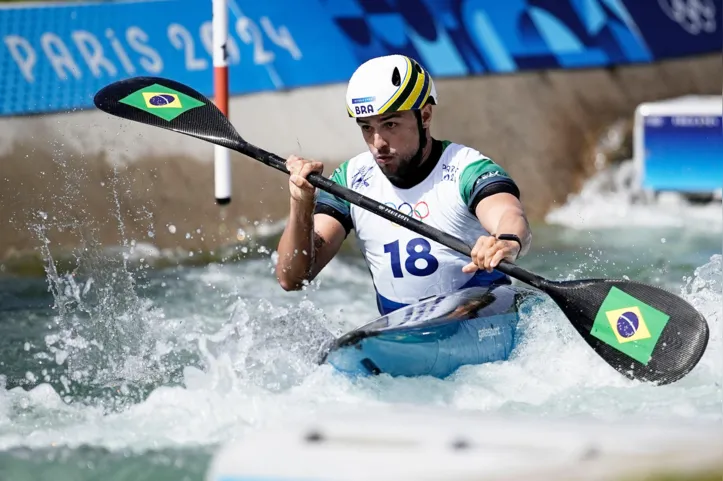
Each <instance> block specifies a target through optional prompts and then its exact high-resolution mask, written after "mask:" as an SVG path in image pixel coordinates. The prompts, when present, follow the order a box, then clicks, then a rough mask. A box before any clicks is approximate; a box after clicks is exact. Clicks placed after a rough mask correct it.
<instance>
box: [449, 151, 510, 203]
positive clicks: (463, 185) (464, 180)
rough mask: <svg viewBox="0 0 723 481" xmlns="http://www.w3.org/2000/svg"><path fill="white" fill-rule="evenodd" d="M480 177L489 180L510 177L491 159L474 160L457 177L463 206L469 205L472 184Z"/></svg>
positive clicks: (472, 188)
mask: <svg viewBox="0 0 723 481" xmlns="http://www.w3.org/2000/svg"><path fill="white" fill-rule="evenodd" d="M480 176H486V177H488V178H490V179H492V178H493V177H497V176H501V177H506V178H509V177H510V176H509V174H508V173H507V172H506V171H505V169H503V168H502V167H500V166H499V165H497V164H495V163H494V162H493V161H492V159H480V160H475V161H474V162H472V163H470V164H469V165H468V166H467V167H465V168H464V170H462V173H461V174H460V176H459V194H460V195H461V196H462V200H463V201H464V203H465V204H468V205H469V201H470V197H471V196H472V192H473V191H474V184H475V182H476V181H477V179H479V178H480Z"/></svg>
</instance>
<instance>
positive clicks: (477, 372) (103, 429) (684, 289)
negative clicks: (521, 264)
mask: <svg viewBox="0 0 723 481" xmlns="http://www.w3.org/2000/svg"><path fill="white" fill-rule="evenodd" d="M624 168H625V167H623V169H624ZM606 175H608V176H610V175H614V174H612V173H608V174H606ZM596 182H602V181H599V180H593V181H592V182H591V184H590V186H588V187H587V188H586V190H584V191H583V194H581V195H580V196H578V197H575V198H573V199H571V202H570V203H569V204H568V205H567V206H565V207H564V208H562V209H560V210H558V211H555V212H553V213H552V214H551V215H550V217H549V221H550V222H551V223H562V224H564V225H565V226H568V227H587V228H590V227H591V226H603V227H606V226H607V227H609V226H613V225H617V226H620V225H630V223H633V222H637V221H638V220H639V221H644V222H648V223H649V225H652V226H657V227H661V226H662V227H670V226H673V227H680V226H681V222H684V223H685V225H686V228H688V227H689V224H690V225H698V224H701V225H705V227H706V228H708V229H710V228H711V226H713V228H718V229H720V220H721V210H720V205H718V206H715V205H714V206H713V207H710V209H711V211H713V210H716V209H717V210H716V213H715V214H716V215H711V216H710V218H708V216H709V213H708V211H707V210H706V209H708V207H705V208H700V209H699V208H698V207H696V206H688V205H682V204H681V205H680V206H679V207H680V209H682V210H680V211H678V212H677V213H675V215H672V214H671V211H670V209H669V207H665V206H661V205H659V204H653V205H650V204H647V205H636V204H635V202H634V201H633V200H632V199H631V197H630V195H629V193H625V192H626V191H624V190H617V191H616V190H615V189H609V188H608V190H605V189H604V188H601V187H597V188H595V187H594V186H595V183H596ZM596 189H597V190H596ZM74 195H77V194H76V193H73V192H69V193H68V197H69V200H68V202H67V204H68V205H73V202H72V197H73V196H74ZM611 204H612V205H618V206H623V208H624V215H622V216H618V215H617V214H614V213H610V214H609V215H608V214H606V212H608V211H607V210H606V209H608V208H609V206H610V205H611ZM681 212H682V213H683V214H685V215H683V216H682V217H683V218H685V219H687V220H685V219H684V220H681V219H680V217H681V216H680V215H679V214H680V213H681ZM593 214H594V215H593ZM695 216H699V217H698V220H694V221H693V222H690V219H694V218H695ZM81 220H82V219H81ZM61 221H63V219H59V220H58V222H61ZM119 222H120V220H119ZM48 227H49V224H47V223H44V222H42V221H39V224H38V226H37V229H36V233H37V235H38V236H39V240H40V241H42V240H43V238H44V237H43V233H44V229H46V228H48ZM121 227H122V226H121ZM70 228H74V227H73V226H72V225H70ZM75 228H78V226H77V225H76V226H75ZM86 241H87V245H88V248H87V249H85V250H84V252H83V253H82V254H80V259H81V260H82V262H80V264H82V265H83V266H84V271H83V275H80V274H78V275H75V274H73V275H66V276H61V275H58V273H57V271H55V270H54V268H53V266H54V264H53V259H52V257H50V254H49V252H48V251H47V249H46V250H45V251H44V255H45V257H46V260H47V262H48V270H47V276H48V285H49V290H50V291H51V293H52V294H53V297H54V300H55V307H56V312H55V316H54V322H53V323H52V326H51V329H50V331H49V332H48V334H47V336H46V337H45V340H44V342H45V345H44V346H40V347H39V350H38V351H37V352H35V351H33V352H34V354H32V355H33V356H34V357H35V359H36V360H37V361H38V363H39V367H38V369H36V370H33V371H29V372H28V373H27V374H26V377H27V379H28V380H29V381H30V384H31V387H30V388H23V387H22V386H17V383H14V385H15V386H16V387H12V388H8V386H9V385H11V384H13V383H8V382H6V380H5V379H3V378H2V377H0V450H8V449H11V448H16V447H21V446H25V447H30V448H38V449H40V448H48V447H51V446H67V447H79V446H83V445H86V446H93V447H100V448H107V449H110V450H132V451H136V452H146V451H149V450H157V449H163V448H174V447H189V446H191V447H192V446H199V445H209V444H215V443H219V442H223V441H227V440H231V439H234V438H235V437H237V436H242V435H243V434H244V433H245V432H247V431H248V430H249V429H257V428H259V427H261V426H269V425H274V424H276V425H282V424H283V423H284V422H286V421H288V420H294V419H304V418H307V417H308V416H310V415H313V414H314V413H317V412H321V411H324V410H325V409H327V408H328V407H330V406H335V407H338V406H352V405H354V406H363V407H364V408H365V409H368V410H369V411H372V410H374V409H376V408H381V407H384V406H389V405H392V404H393V405H399V404H405V403H406V404H415V405H423V406H441V407H444V408H446V409H454V410H476V411H486V412H499V413H511V414H514V415H519V416H526V415H534V416H543V417H565V418H569V417H577V416H579V417H593V418H597V419H635V420H640V419H666V420H671V419H673V420H676V421H679V422H685V421H686V420H693V419H694V420H697V421H700V420H710V421H713V422H717V423H720V422H721V420H723V412H721V405H722V404H723V394H722V392H721V385H720V379H721V375H722V374H723V352H722V351H723V348H722V343H723V339H722V336H721V328H722V327H723V324H722V319H723V313H722V310H723V306H722V303H723V296H722V295H721V289H722V287H723V281H722V277H723V266H722V257H721V255H720V254H715V255H713V256H712V257H710V258H709V259H708V261H707V262H705V263H704V264H703V265H700V266H699V267H698V268H697V269H695V271H694V272H689V273H688V277H686V278H685V279H683V280H682V281H678V282H673V283H672V284H671V283H670V281H669V280H668V284H667V285H666V287H668V288H670V289H672V290H675V291H678V292H679V293H680V294H681V296H682V297H683V298H685V299H686V300H688V301H689V302H691V303H692V304H693V305H694V306H695V307H696V308H698V309H699V310H700V311H701V312H702V313H703V315H704V316H705V317H706V318H707V320H708V322H709V324H710V327H711V338H710V341H709V346H708V349H707V351H706V353H705V355H704V357H703V359H702V360H701V361H700V363H699V364H698V366H697V367H696V368H695V370H693V372H691V373H690V374H689V375H688V376H687V377H685V378H684V379H683V380H681V381H678V382H677V383H674V384H672V385H669V386H663V387H653V386H649V385H644V384H640V383H636V382H631V381H628V380H627V379H625V378H623V377H622V376H620V375H619V374H618V373H616V372H615V371H614V370H612V369H611V368H610V367H609V366H607V365H606V364H605V363H604V362H603V361H602V360H601V359H600V358H598V357H597V356H596V355H595V354H594V353H593V352H592V351H591V349H590V348H589V347H588V346H587V344H585V342H584V341H582V339H581V338H580V337H579V335H578V334H577V333H576V332H575V331H574V329H573V328H572V326H571V325H570V323H569V322H568V321H567V320H566V319H565V317H564V316H563V315H562V313H561V312H560V310H559V309H558V308H557V306H556V305H555V304H554V303H552V302H551V301H547V302H544V303H542V304H536V305H534V306H530V307H529V312H527V315H526V316H524V318H523V321H522V323H521V326H520V333H519V336H520V339H519V343H518V345H517V347H516V349H515V351H514V352H513V355H512V357H511V359H510V360H509V361H508V362H504V363H494V364H489V365H484V366H466V367H463V368H461V369H460V370H459V371H458V372H456V373H455V374H454V375H453V376H451V377H450V378H448V379H444V380H439V379H433V378H414V379H404V378H391V377H389V376H386V375H381V376H376V377H370V378H360V379H351V378H348V377H345V376H344V375H341V374H339V373H337V372H335V371H334V370H333V368H331V367H330V366H328V365H324V366H318V365H317V364H316V356H317V355H318V352H319V350H320V348H321V347H322V345H323V344H324V342H326V341H327V340H328V339H329V338H330V337H331V336H333V335H339V334H341V333H343V332H345V331H347V330H349V329H351V328H353V327H356V326H358V325H361V324H363V323H365V322H368V321H371V320H372V319H373V318H375V317H376V316H377V315H378V313H377V310H376V305H375V302H374V291H373V285H372V283H371V280H370V279H369V275H368V271H367V270H366V268H365V267H364V266H363V265H361V264H359V263H358V262H357V261H356V260H353V259H352V260H341V259H335V260H333V261H332V262H331V263H330V264H329V266H328V267H327V268H326V269H325V270H324V271H323V272H322V273H321V275H320V276H319V278H318V279H317V280H315V281H314V282H313V283H311V285H309V286H308V287H307V288H306V289H304V290H303V291H301V292H292V293H286V292H283V291H282V290H281V289H280V287H279V286H278V285H277V283H276V281H275V279H274V277H273V275H272V273H273V267H274V261H275V255H274V254H273V253H272V254H271V255H269V256H266V257H262V258H261V259H256V260H252V261H244V262H240V263H236V264H225V265H220V264H211V265H209V266H207V267H203V268H178V269H172V270H169V271H166V272H162V273H157V274H155V275H154V274H152V273H149V272H147V271H143V270H140V271H138V272H135V273H133V274H132V273H131V269H130V267H129V264H128V262H127V261H128V259H129V257H128V255H127V248H128V247H129V246H131V247H132V243H131V242H129V243H126V244H124V246H123V248H124V249H121V250H119V251H117V252H116V253H115V254H116V255H115V256H114V255H109V254H108V251H107V250H101V249H100V246H98V245H96V244H95V243H94V242H93V238H92V232H91V234H89V236H88V237H86ZM648 241H649V240H648ZM620 242H628V243H629V239H628V240H625V238H624V237H621V240H620ZM146 254H149V255H154V253H153V252H149V253H146ZM156 254H157V253H156ZM144 255H145V254H144ZM591 256H592V254H591ZM546 262H548V263H549V259H548V260H547V261H546ZM614 264H615V263H613V265H614ZM565 269H566V273H567V274H566V277H567V278H573V277H574V276H577V277H583V276H584V272H582V271H580V270H579V269H581V266H567V267H565ZM570 272H573V273H574V275H571V274H570ZM26 351H27V349H26ZM29 355H30V354H29ZM40 363H42V365H41V364H40Z"/></svg>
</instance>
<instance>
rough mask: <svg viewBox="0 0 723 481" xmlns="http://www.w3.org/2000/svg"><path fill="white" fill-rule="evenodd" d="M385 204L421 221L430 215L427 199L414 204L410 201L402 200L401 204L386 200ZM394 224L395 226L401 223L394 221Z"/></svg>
mask: <svg viewBox="0 0 723 481" xmlns="http://www.w3.org/2000/svg"><path fill="white" fill-rule="evenodd" d="M384 205H387V206H389V207H391V208H392V209H396V210H398V211H399V212H401V213H402V214H404V215H408V216H410V217H414V218H415V219H417V220H419V221H423V220H424V219H426V218H427V217H429V205H428V204H427V203H426V202H425V201H420V202H417V203H416V204H414V205H412V204H410V203H409V202H402V203H401V204H399V205H396V204H395V203H394V202H385V203H384ZM392 224H393V225H394V227H399V224H396V223H394V222H392Z"/></svg>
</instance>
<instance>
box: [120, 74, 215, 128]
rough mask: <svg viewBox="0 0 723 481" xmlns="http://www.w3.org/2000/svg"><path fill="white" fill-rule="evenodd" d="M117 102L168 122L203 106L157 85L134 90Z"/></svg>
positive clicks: (182, 94)
mask: <svg viewBox="0 0 723 481" xmlns="http://www.w3.org/2000/svg"><path fill="white" fill-rule="evenodd" d="M119 102H122V103H124V104H127V105H130V106H132V107H136V108H137V109H141V110H144V111H146V112H148V113H149V114H153V115H155V116H157V117H160V118H162V119H163V120H167V121H169V122H170V121H171V120H173V119H175V118H176V117H178V116H179V115H181V114H182V113H184V112H188V111H189V110H191V109H193V108H196V107H201V106H202V105H204V103H203V102H199V101H198V100H196V99H194V98H193V97H190V96H188V95H186V94H184V93H182V92H179V91H178V90H174V89H172V88H170V87H164V86H163V85H159V84H157V83H154V84H153V85H149V86H147V87H143V88H142V89H139V90H136V91H135V92H133V93H132V94H130V95H127V96H126V97H124V98H122V99H120V100H119Z"/></svg>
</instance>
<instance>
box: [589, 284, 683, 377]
mask: <svg viewBox="0 0 723 481" xmlns="http://www.w3.org/2000/svg"><path fill="white" fill-rule="evenodd" d="M669 319H670V316H668V315H667V314H665V313H664V312H661V311H659V310H657V309H655V308H653V307H651V306H649V305H648V304H646V303H644V302H641V301H640V300H638V299H636V298H634V297H633V296H631V295H629V294H626V293H625V292H623V291H621V290H620V289H618V288H617V287H613V288H611V289H610V293H609V294H608V295H607V297H606V298H605V300H604V301H603V303H602V305H601V306H600V310H598V313H597V316H595V322H594V324H593V327H592V330H591V331H590V334H592V335H593V336H595V337H596V338H598V339H600V340H601V341H603V342H604V343H606V344H607V345H609V346H611V347H614V348H615V349H617V350H618V351H620V352H622V353H624V354H627V355H628V356H630V357H632V358H633V359H635V360H636V361H638V362H640V363H642V364H645V365H647V364H648V362H649V361H650V358H651V356H652V354H653V350H654V349H655V346H656V344H657V343H658V340H659V339H660V335H661V334H662V333H663V329H664V328H665V325H666V324H667V323H668V320H669Z"/></svg>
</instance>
